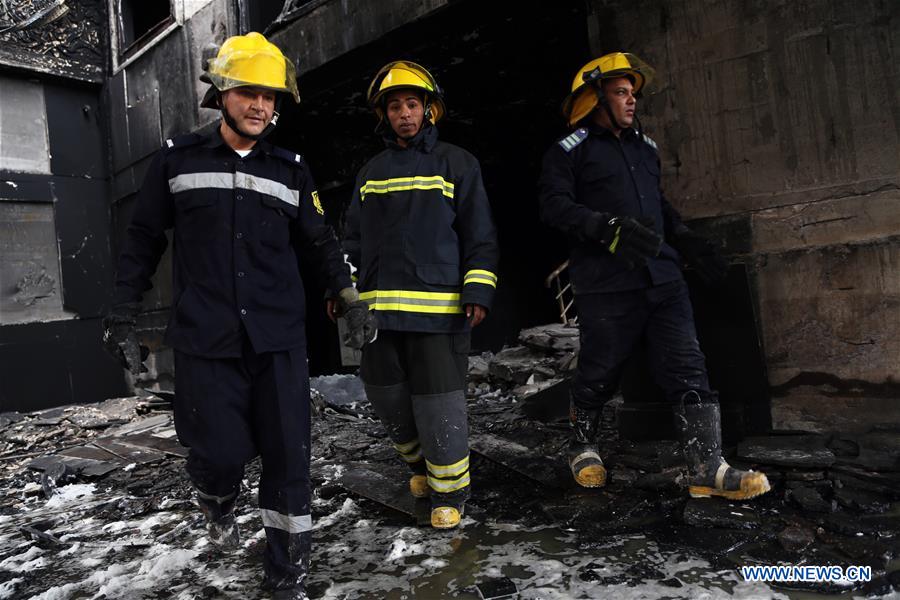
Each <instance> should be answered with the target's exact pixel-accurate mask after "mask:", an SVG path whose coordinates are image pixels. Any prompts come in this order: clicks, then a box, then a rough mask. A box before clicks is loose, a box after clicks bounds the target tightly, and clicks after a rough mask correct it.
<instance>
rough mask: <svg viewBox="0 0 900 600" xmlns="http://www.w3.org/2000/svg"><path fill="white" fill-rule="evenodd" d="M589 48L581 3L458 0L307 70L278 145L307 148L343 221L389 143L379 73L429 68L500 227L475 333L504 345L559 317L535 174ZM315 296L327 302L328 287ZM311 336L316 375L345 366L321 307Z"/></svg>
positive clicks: (553, 253) (555, 241)
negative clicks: (403, 65)
mask: <svg viewBox="0 0 900 600" xmlns="http://www.w3.org/2000/svg"><path fill="white" fill-rule="evenodd" d="M589 53H590V50H589V45H588V38H587V20H586V14H585V6H584V3H583V2H571V1H567V2H557V3H554V4H553V5H552V6H550V5H548V4H546V3H540V2H522V3H516V4H515V5H511V4H508V3H500V2H497V3H494V2H474V1H470V0H466V1H463V2H458V3H454V4H453V5H452V6H450V7H448V8H445V9H442V10H440V11H437V12H436V13H434V14H433V15H431V16H429V17H428V18H425V19H422V20H419V21H416V22H413V23H409V24H407V25H405V26H403V27H401V28H399V29H397V30H395V31H393V32H391V33H390V34H388V35H386V36H384V37H382V38H380V39H379V40H377V41H375V42H373V43H371V44H367V45H365V46H363V47H360V48H357V49H355V50H353V51H352V52H349V53H347V54H345V55H343V56H341V57H340V58H338V59H336V60H333V61H331V62H329V63H327V64H325V65H323V66H322V67H320V68H317V69H315V70H314V71H312V72H309V73H306V74H303V75H301V77H300V82H299V83H300V95H301V98H302V104H301V105H300V108H299V110H296V109H293V107H286V110H285V114H284V115H283V116H284V119H283V125H284V127H282V126H281V125H282V124H279V127H278V130H277V134H276V135H275V136H274V138H275V143H277V144H280V145H283V146H285V147H288V148H291V149H293V150H295V151H297V152H300V153H301V154H304V156H305V157H306V159H307V160H308V161H309V163H310V164H311V167H312V170H313V173H314V175H315V177H316V180H317V183H318V186H319V191H320V195H321V197H322V198H323V202H324V203H325V206H326V213H327V214H328V215H329V218H330V219H332V220H333V224H334V225H335V226H336V227H337V228H338V229H339V228H340V225H341V218H340V217H341V216H342V214H343V211H344V209H345V208H346V206H347V204H348V203H349V200H350V196H351V187H352V185H353V183H354V181H355V177H356V173H357V171H358V170H359V168H360V167H362V165H363V164H364V163H365V162H366V161H367V160H368V159H369V158H371V157H372V156H374V155H375V154H377V153H378V152H380V151H381V150H382V149H383V147H384V146H383V143H382V141H381V138H380V137H379V136H378V135H377V134H375V133H374V127H375V117H374V115H373V114H372V113H371V111H370V110H369V109H368V107H367V106H366V102H365V92H366V89H367V87H368V85H369V82H370V81H371V78H372V76H373V75H374V74H375V72H376V71H377V70H378V69H379V68H380V67H381V66H382V65H383V64H385V63H387V62H389V61H391V60H398V59H407V60H413V61H415V62H418V63H420V64H422V65H424V66H426V67H427V68H429V69H430V70H431V72H432V73H433V74H434V75H435V77H436V78H437V80H438V82H439V83H440V85H441V86H442V87H443V88H444V89H445V90H446V102H447V105H448V115H447V117H446V118H445V119H444V120H443V121H441V122H440V123H439V129H440V133H441V138H442V139H444V140H446V141H448V142H451V143H454V144H457V145H459V146H462V147H463V148H465V149H466V150H468V151H470V152H472V153H473V154H474V155H475V156H476V157H477V158H478V159H479V161H480V162H481V166H482V172H483V176H484V182H485V187H486V189H487V192H488V195H489V197H490V200H491V207H492V210H493V214H494V219H495V222H496V224H497V229H498V232H499V237H500V247H501V253H502V255H501V263H500V272H499V274H498V275H499V278H500V285H499V287H498V292H497V296H496V298H495V302H494V308H493V311H492V313H491V315H490V316H489V318H488V319H487V320H486V321H485V322H484V323H483V324H482V325H481V326H479V327H478V328H477V329H476V330H475V331H474V333H473V340H472V341H473V348H474V349H475V350H487V349H492V350H497V349H499V348H500V347H502V346H503V344H504V343H510V342H514V341H515V339H516V337H517V335H518V332H519V330H520V329H522V328H523V327H528V326H531V325H535V324H539V323H547V322H552V321H554V320H556V319H557V311H556V307H555V304H554V301H553V297H552V295H551V293H550V291H549V290H548V289H546V288H545V287H544V285H543V280H544V278H545V276H546V275H547V274H548V273H549V272H550V271H552V270H553V269H554V268H555V267H556V266H557V265H558V264H559V263H560V262H562V261H563V260H565V246H564V244H563V241H562V239H561V238H559V237H557V236H556V234H554V233H552V232H550V231H549V230H547V229H546V228H545V227H543V226H542V225H541V224H540V223H539V221H538V211H537V191H536V182H537V178H538V175H539V171H540V161H541V157H542V155H543V153H544V151H545V150H546V149H547V147H548V146H549V145H550V144H551V143H553V141H554V140H555V139H557V138H558V137H560V136H561V135H562V134H563V133H565V129H564V123H563V121H562V118H561V116H560V113H559V105H560V102H561V100H562V98H563V96H564V94H565V93H566V92H567V90H568V87H569V85H570V83H571V72H572V70H573V69H574V68H577V66H578V65H580V64H582V63H583V62H584V61H585V60H586V57H588V55H589ZM299 70H300V71H301V73H302V71H303V66H302V65H299ZM310 296H311V297H310V302H311V304H310V306H318V305H321V302H322V300H321V298H322V296H321V291H319V290H312V291H310ZM309 337H310V340H313V339H316V340H317V342H316V343H320V342H321V341H325V340H330V342H329V343H331V348H330V349H329V353H328V355H327V356H322V355H321V353H319V356H315V353H311V356H310V366H311V369H312V371H313V372H333V371H334V370H335V369H336V368H339V366H340V362H339V354H338V349H337V342H336V339H337V338H336V334H335V333H334V330H333V328H332V327H331V326H330V324H329V323H327V322H326V321H325V320H324V319H323V318H322V317H321V316H320V315H319V314H318V313H317V311H311V314H310V315H309Z"/></svg>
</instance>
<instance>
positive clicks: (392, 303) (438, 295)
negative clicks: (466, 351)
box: [359, 290, 463, 315]
mask: <svg viewBox="0 0 900 600" xmlns="http://www.w3.org/2000/svg"><path fill="white" fill-rule="evenodd" d="M359 299H360V300H365V301H366V302H368V303H369V308H371V309H373V310H398V311H403V312H415V313H429V314H442V315H450V314H461V313H462V312H463V308H462V306H460V303H459V300H460V294H459V293H458V292H419V291H412V290H371V291H368V292H363V293H361V294H360V295H359Z"/></svg>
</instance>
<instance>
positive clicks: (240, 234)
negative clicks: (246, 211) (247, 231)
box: [234, 231, 244, 239]
mask: <svg viewBox="0 0 900 600" xmlns="http://www.w3.org/2000/svg"><path fill="white" fill-rule="evenodd" d="M234 237H236V238H237V239H241V238H243V237H244V234H243V233H241V232H240V231H238V232H237V233H236V234H234Z"/></svg>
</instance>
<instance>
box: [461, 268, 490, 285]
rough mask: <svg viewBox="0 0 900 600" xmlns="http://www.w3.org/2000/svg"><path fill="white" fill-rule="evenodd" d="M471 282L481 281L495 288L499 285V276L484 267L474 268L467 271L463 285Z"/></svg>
mask: <svg viewBox="0 0 900 600" xmlns="http://www.w3.org/2000/svg"><path fill="white" fill-rule="evenodd" d="M470 283H481V284H484V285H489V286H491V287H494V288H495V287H497V276H496V275H494V274H493V273H491V272H490V271H485V270H484V269H472V270H470V271H468V272H467V273H466V276H465V278H464V279H463V285H468V284H470Z"/></svg>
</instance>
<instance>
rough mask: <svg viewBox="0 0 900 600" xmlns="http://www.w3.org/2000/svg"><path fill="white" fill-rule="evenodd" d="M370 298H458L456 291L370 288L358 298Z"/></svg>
mask: <svg viewBox="0 0 900 600" xmlns="http://www.w3.org/2000/svg"><path fill="white" fill-rule="evenodd" d="M372 298H413V299H421V300H459V293H458V292H417V291H413V290H371V291H369V292H362V293H361V294H360V295H359V299H360V300H370V299H372Z"/></svg>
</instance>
